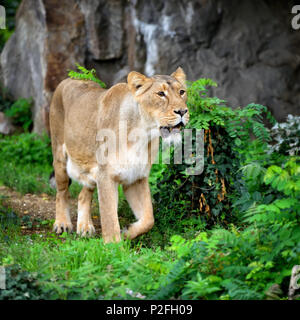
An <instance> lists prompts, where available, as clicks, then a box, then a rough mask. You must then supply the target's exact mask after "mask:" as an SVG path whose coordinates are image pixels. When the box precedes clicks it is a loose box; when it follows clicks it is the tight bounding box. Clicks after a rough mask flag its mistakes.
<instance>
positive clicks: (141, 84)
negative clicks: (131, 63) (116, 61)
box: [127, 71, 152, 95]
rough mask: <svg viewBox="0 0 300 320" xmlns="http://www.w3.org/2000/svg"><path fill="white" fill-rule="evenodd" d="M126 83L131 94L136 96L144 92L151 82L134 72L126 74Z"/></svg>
mask: <svg viewBox="0 0 300 320" xmlns="http://www.w3.org/2000/svg"><path fill="white" fill-rule="evenodd" d="M127 82H128V86H129V89H130V90H131V92H132V93H134V94H136V95H139V94H141V93H143V92H145V90H147V89H148V88H149V87H150V86H151V85H152V80H151V79H150V78H147V77H146V76H144V75H143V74H141V73H139V72H136V71H131V72H130V73H129V74H128V77H127Z"/></svg>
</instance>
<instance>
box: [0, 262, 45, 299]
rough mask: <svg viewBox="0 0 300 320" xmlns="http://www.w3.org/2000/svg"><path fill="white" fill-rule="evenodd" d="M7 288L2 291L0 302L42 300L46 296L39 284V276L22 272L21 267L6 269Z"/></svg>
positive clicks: (11, 266)
mask: <svg viewBox="0 0 300 320" xmlns="http://www.w3.org/2000/svg"><path fill="white" fill-rule="evenodd" d="M5 272H6V288H5V289H4V290H0V300H40V299H46V295H45V294H44V293H43V292H42V289H41V288H40V286H39V283H38V280H37V279H38V274H37V273H31V272H28V271H24V270H21V268H20V266H19V265H9V266H6V267H5Z"/></svg>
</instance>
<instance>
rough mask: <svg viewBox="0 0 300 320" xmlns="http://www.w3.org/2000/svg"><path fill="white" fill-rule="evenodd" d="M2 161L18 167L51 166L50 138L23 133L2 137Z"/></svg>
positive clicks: (0, 146)
mask: <svg viewBox="0 0 300 320" xmlns="http://www.w3.org/2000/svg"><path fill="white" fill-rule="evenodd" d="M0 149H1V155H0V161H4V162H12V163H14V164H16V165H19V164H20V165H26V164H36V165H51V164H52V152H51V147H50V139H49V137H48V136H46V135H44V136H39V135H37V134H36V133H22V134H20V135H14V136H9V137H7V136H2V137H1V136H0Z"/></svg>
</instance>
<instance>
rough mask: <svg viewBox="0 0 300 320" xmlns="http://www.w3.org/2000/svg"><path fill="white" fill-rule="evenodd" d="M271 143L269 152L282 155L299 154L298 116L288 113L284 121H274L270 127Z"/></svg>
mask: <svg viewBox="0 0 300 320" xmlns="http://www.w3.org/2000/svg"><path fill="white" fill-rule="evenodd" d="M271 138H272V139H273V143H272V145H271V146H270V148H271V152H274V151H276V152H279V153H281V154H284V155H291V156H293V155H299V153H300V117H297V116H293V115H291V114H289V115H288V116H287V120H286V122H283V123H276V124H275V125H274V126H273V127H272V128H271Z"/></svg>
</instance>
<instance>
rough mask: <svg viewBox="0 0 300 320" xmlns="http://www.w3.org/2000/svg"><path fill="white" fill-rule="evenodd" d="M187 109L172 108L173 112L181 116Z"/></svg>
mask: <svg viewBox="0 0 300 320" xmlns="http://www.w3.org/2000/svg"><path fill="white" fill-rule="evenodd" d="M187 111H188V109H180V110H174V113H176V114H179V115H181V116H182V117H183V116H184V115H185V114H186V113H187Z"/></svg>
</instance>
